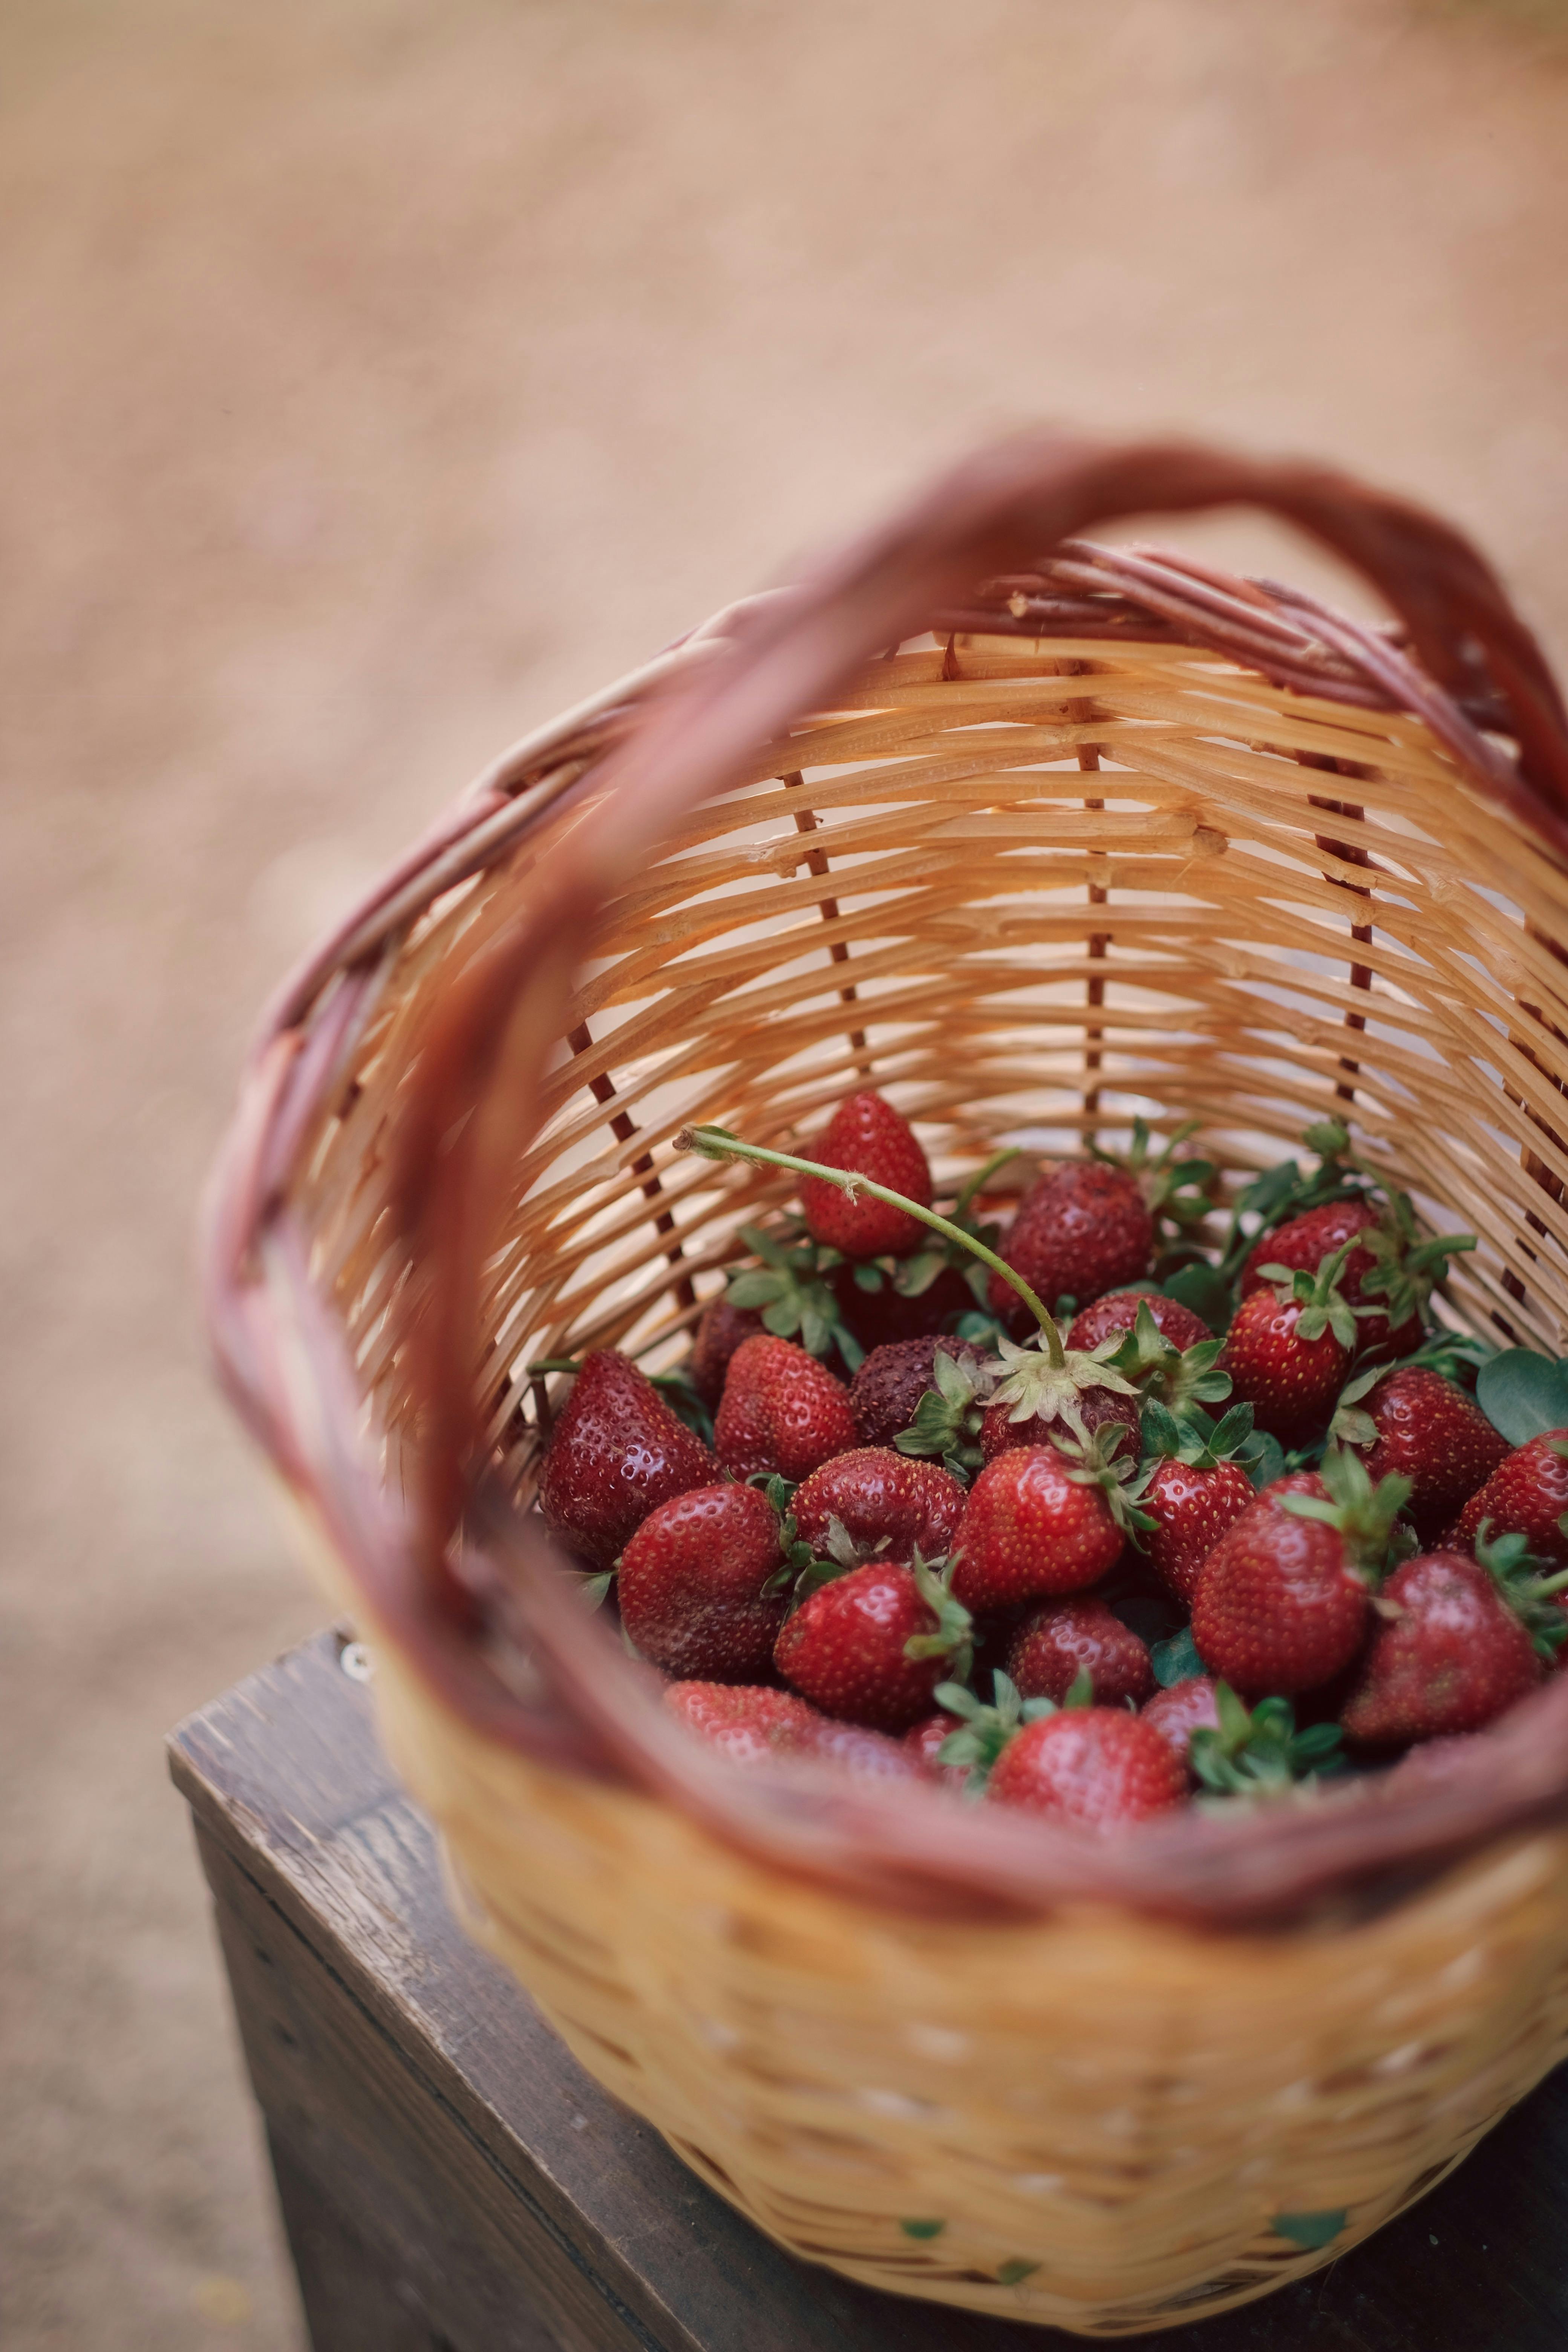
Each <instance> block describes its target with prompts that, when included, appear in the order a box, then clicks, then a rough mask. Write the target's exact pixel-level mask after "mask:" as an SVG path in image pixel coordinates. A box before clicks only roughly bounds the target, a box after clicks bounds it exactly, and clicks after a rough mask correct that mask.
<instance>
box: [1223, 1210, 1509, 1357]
mask: <svg viewBox="0 0 1568 2352" xmlns="http://www.w3.org/2000/svg"><path fill="white" fill-rule="evenodd" d="M1347 1244H1348V1247H1347ZM1475 1245H1476V1237H1475V1235H1474V1234H1445V1235H1443V1236H1442V1237H1441V1238H1440V1239H1437V1240H1432V1241H1422V1240H1421V1239H1420V1238H1419V1237H1418V1234H1417V1232H1416V1226H1415V1212H1414V1210H1413V1209H1412V1207H1411V1204H1410V1200H1409V1196H1408V1194H1406V1193H1404V1192H1394V1193H1393V1194H1391V1195H1390V1197H1389V1199H1388V1200H1387V1202H1385V1203H1384V1206H1383V1207H1382V1208H1381V1209H1380V1208H1378V1207H1376V1206H1374V1204H1373V1202H1371V1201H1369V1200H1368V1199H1367V1198H1366V1197H1365V1195H1364V1194H1363V1195H1362V1196H1361V1197H1359V1198H1357V1199H1354V1200H1349V1201H1333V1202H1328V1203H1327V1204H1326V1205H1324V1206H1322V1207H1321V1208H1315V1209H1309V1210H1307V1211H1306V1212H1305V1213H1303V1214H1302V1215H1300V1216H1297V1217H1292V1218H1290V1219H1289V1222H1288V1223H1285V1224H1282V1225H1277V1226H1276V1227H1275V1229H1274V1231H1273V1232H1272V1233H1268V1234H1263V1235H1262V1237H1261V1239H1260V1240H1258V1242H1257V1243H1256V1244H1254V1246H1253V1248H1252V1250H1251V1252H1250V1253H1249V1255H1248V1256H1247V1264H1246V1265H1245V1266H1244V1267H1243V1268H1242V1275H1241V1288H1242V1295H1243V1297H1246V1296H1247V1295H1248V1294H1249V1293H1250V1292H1252V1291H1254V1290H1257V1289H1259V1288H1261V1287H1262V1286H1263V1285H1264V1283H1265V1282H1266V1281H1267V1280H1268V1276H1266V1275H1265V1273H1264V1271H1263V1269H1264V1267H1265V1266H1266V1265H1283V1266H1286V1267H1288V1268H1289V1270H1290V1271H1291V1272H1293V1273H1296V1272H1300V1273H1304V1274H1315V1273H1316V1272H1317V1271H1318V1269H1319V1267H1320V1266H1321V1265H1322V1264H1323V1262H1324V1260H1325V1259H1326V1258H1329V1257H1331V1256H1334V1255H1337V1254H1338V1252H1339V1251H1340V1250H1341V1249H1346V1256H1345V1259H1344V1274H1343V1276H1342V1283H1341V1287H1342V1290H1343V1292H1344V1296H1345V1297H1346V1299H1347V1301H1348V1302H1349V1304H1350V1305H1351V1306H1352V1307H1363V1306H1364V1307H1368V1308H1369V1309H1370V1310H1372V1311H1370V1312H1369V1313H1368V1314H1366V1315H1365V1316H1364V1317H1363V1318H1360V1320H1361V1324H1362V1330H1361V1339H1360V1348H1361V1352H1362V1353H1363V1356H1375V1357H1376V1358H1377V1359H1378V1360H1380V1361H1382V1362H1384V1363H1387V1362H1392V1361H1393V1360H1394V1359H1396V1358H1397V1357H1400V1356H1408V1355H1412V1354H1414V1353H1415V1349H1417V1348H1418V1347H1419V1346H1420V1345H1421V1333H1422V1319H1423V1318H1424V1316H1425V1314H1426V1302H1427V1300H1428V1299H1429V1298H1430V1297H1431V1295H1432V1290H1433V1287H1434V1286H1435V1285H1436V1283H1438V1282H1440V1281H1441V1280H1442V1278H1443V1276H1444V1275H1445V1273H1446V1272H1447V1259H1448V1258H1449V1257H1451V1256H1452V1255H1454V1254H1455V1252H1456V1251H1458V1250H1470V1249H1474V1247H1475Z"/></svg>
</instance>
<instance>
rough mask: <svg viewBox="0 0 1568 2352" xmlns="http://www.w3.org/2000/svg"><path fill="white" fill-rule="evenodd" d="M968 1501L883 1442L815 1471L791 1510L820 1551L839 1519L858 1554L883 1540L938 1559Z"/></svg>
mask: <svg viewBox="0 0 1568 2352" xmlns="http://www.w3.org/2000/svg"><path fill="white" fill-rule="evenodd" d="M967 1500H968V1496H967V1495H966V1494H965V1492H964V1489H963V1487H962V1486H960V1485H959V1482H958V1480H957V1479H956V1478H955V1477H954V1476H953V1475H952V1472H951V1471H948V1470H943V1469H942V1467H941V1465H939V1464H938V1463H935V1462H911V1461H910V1459H909V1457H908V1455H907V1454H895V1453H894V1452H893V1451H892V1449H891V1448H890V1447H889V1446H886V1445H858V1446H856V1447H854V1448H853V1449H852V1451H851V1452H849V1453H848V1454H835V1456H834V1458H833V1460H832V1461H831V1462H825V1463H824V1464H823V1465H822V1467H821V1469H820V1470H814V1471H813V1472H812V1474H811V1475H810V1477H809V1478H807V1479H805V1481H804V1482H803V1483H802V1484H801V1485H800V1486H797V1487H796V1489H795V1498H794V1500H793V1502H792V1504H791V1506H790V1508H791V1510H792V1512H793V1514H794V1517H795V1528H796V1530H797V1532H798V1534H799V1536H800V1539H801V1541H802V1542H803V1543H807V1544H810V1545H811V1546H812V1547H813V1549H815V1550H816V1551H818V1552H822V1551H826V1549H827V1542H828V1532H829V1528H830V1525H831V1523H832V1521H833V1520H835V1519H837V1521H838V1523H839V1525H840V1526H841V1527H842V1528H844V1529H845V1531H846V1533H847V1535H848V1537H849V1540H850V1542H851V1543H852V1544H853V1545H854V1546H855V1549H857V1551H858V1552H859V1553H860V1555H861V1556H862V1558H864V1557H865V1556H866V1555H867V1554H868V1553H870V1552H873V1551H875V1550H876V1549H877V1547H878V1545H879V1544H881V1545H883V1546H884V1547H885V1548H886V1549H888V1550H889V1557H890V1558H892V1559H908V1558H909V1557H910V1553H911V1552H912V1551H919V1552H921V1553H922V1554H923V1555H924V1557H925V1558H926V1559H941V1558H942V1556H943V1555H944V1554H945V1553H946V1552H947V1551H949V1550H950V1549H952V1539H953V1538H954V1536H955V1535H956V1534H957V1532H958V1523H959V1520H960V1519H961V1518H962V1517H963V1507H964V1504H965V1503H966V1502H967ZM638 1647H639V1648H640V1647H641V1644H640V1643H639V1644H638Z"/></svg>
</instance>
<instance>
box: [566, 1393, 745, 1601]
mask: <svg viewBox="0 0 1568 2352" xmlns="http://www.w3.org/2000/svg"><path fill="white" fill-rule="evenodd" d="M718 1475H719V1465H718V1463H717V1462H716V1461H715V1460H714V1458H713V1456H712V1454H710V1453H709V1451H708V1448H707V1447H706V1446H705V1445H704V1444H701V1443H700V1440H699V1439H697V1438H695V1437H694V1436H693V1435H692V1433H691V1432H690V1430H689V1429H688V1428H687V1426H686V1424H685V1423H684V1422H683V1421H679V1420H678V1419H677V1418H676V1416H675V1414H674V1413H673V1412H671V1411H670V1409H669V1407H668V1405H667V1404H666V1403H665V1402H664V1399H663V1398H662V1397H661V1396H660V1395H659V1393H658V1390H657V1389H656V1388H655V1387H654V1386H653V1384H652V1383H651V1381H647V1380H646V1379H645V1378H644V1377H643V1375H642V1373H641V1372H639V1371H638V1370H637V1366H636V1365H635V1364H634V1363H631V1362H628V1360H627V1359H626V1357H625V1356H621V1355H617V1354H616V1351H615V1349H613V1348H599V1349H595V1351H594V1353H593V1354H592V1355H591V1356H587V1357H585V1358H584V1362H583V1369H582V1370H581V1371H580V1372H579V1373H578V1375H577V1378H576V1381H575V1383H574V1386H573V1390H572V1393H571V1395H570V1397H569V1398H568V1399H567V1401H566V1404H565V1407H564V1409H563V1412H562V1413H561V1415H560V1418H559V1419H558V1420H557V1422H556V1423H555V1427H554V1429H553V1430H552V1433H551V1438H550V1450H549V1452H548V1453H547V1454H546V1455H545V1457H544V1471H543V1475H542V1477H541V1479H540V1482H539V1507H540V1511H541V1513H542V1516H543V1518H544V1524H545V1526H546V1527H547V1528H549V1529H550V1531H551V1533H552V1535H557V1536H560V1537H561V1538H563V1540H564V1541H565V1542H567V1543H569V1544H570V1545H571V1547H572V1549H573V1550H574V1551H575V1552H578V1553H580V1554H581V1555H582V1557H583V1558H584V1559H590V1560H592V1561H593V1562H594V1563H595V1566H596V1567H599V1568H608V1567H609V1565H610V1563H611V1561H612V1560H613V1559H615V1557H616V1553H617V1552H618V1551H620V1550H621V1549H623V1548H624V1546H625V1545H626V1541H627V1539H628V1538H629V1537H630V1536H632V1535H633V1534H634V1533H635V1532H636V1530H637V1528H638V1527H639V1526H640V1525H641V1524H642V1522H643V1520H644V1519H646V1518H647V1515H648V1513H649V1512H650V1511H651V1510H652V1509H653V1508H654V1507H655V1506H656V1505H657V1504H659V1503H667V1502H668V1500H669V1498H670V1496H672V1495H683V1494H685V1493H686V1492H687V1490H688V1488H689V1487H692V1486H711V1485H712V1484H713V1482H714V1480H715V1479H716V1478H717V1477H718Z"/></svg>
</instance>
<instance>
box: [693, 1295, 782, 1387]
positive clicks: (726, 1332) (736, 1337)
mask: <svg viewBox="0 0 1568 2352" xmlns="http://www.w3.org/2000/svg"><path fill="white" fill-rule="evenodd" d="M762 1328H763V1318H762V1317H761V1316H760V1315H753V1314H752V1311H751V1309H750V1308H749V1307H732V1306H731V1303H730V1301H729V1300H728V1299H727V1298H715V1299H713V1300H711V1301H710V1304H709V1305H708V1306H706V1307H704V1308H703V1310H702V1313H701V1315H700V1318H699V1319H698V1324H697V1331H696V1336H695V1338H694V1339H692V1342H691V1353H690V1355H689V1356H688V1358H687V1360H686V1370H687V1373H688V1375H689V1378H690V1381H691V1385H692V1387H693V1388H694V1389H695V1390H696V1391H697V1393H698V1395H699V1396H700V1398H701V1400H702V1402H703V1403H704V1404H705V1405H706V1406H707V1408H708V1410H709V1412H713V1411H714V1410H715V1408H716V1407H717V1405H718V1402H719V1400H720V1398H721V1396H722V1395H723V1393H724V1375H725V1373H726V1372H727V1371H728V1370H729V1369H730V1359H731V1356H732V1355H733V1354H734V1352H735V1350H736V1349H737V1348H738V1347H739V1346H740V1344H741V1342H742V1339H751V1338H752V1335H753V1333H755V1332H758V1331H760V1330H761V1329H762Z"/></svg>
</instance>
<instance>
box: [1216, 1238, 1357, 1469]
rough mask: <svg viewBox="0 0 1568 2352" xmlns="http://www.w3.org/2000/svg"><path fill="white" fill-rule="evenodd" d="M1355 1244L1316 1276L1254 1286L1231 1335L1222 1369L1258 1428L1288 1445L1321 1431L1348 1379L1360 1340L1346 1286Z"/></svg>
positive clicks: (1339, 1252)
mask: <svg viewBox="0 0 1568 2352" xmlns="http://www.w3.org/2000/svg"><path fill="white" fill-rule="evenodd" d="M1349 1246H1350V1245H1349V1244H1348V1243H1346V1244H1342V1247H1341V1248H1340V1249H1339V1250H1337V1251H1336V1252H1335V1253H1334V1255H1332V1256H1331V1257H1326V1258H1325V1259H1324V1260H1323V1262H1322V1264H1321V1266H1320V1267H1319V1268H1318V1270H1317V1272H1316V1273H1315V1274H1296V1275H1293V1276H1289V1277H1288V1278H1286V1279H1284V1280H1282V1281H1281V1282H1280V1283H1279V1285H1278V1286H1276V1287H1274V1288H1271V1289H1270V1288H1264V1289H1259V1290H1254V1291H1252V1292H1250V1293H1249V1294H1248V1296H1247V1297H1245V1298H1244V1299H1243V1300H1242V1302H1241V1305H1240V1307H1238V1308H1237V1313H1236V1319H1235V1320H1234V1322H1233V1323H1232V1324H1231V1327H1230V1329H1229V1330H1228V1332H1227V1333H1226V1341H1225V1348H1224V1350H1223V1352H1222V1354H1221V1356H1220V1359H1219V1365H1220V1370H1222V1371H1226V1372H1228V1373H1229V1375H1230V1379H1231V1383H1232V1386H1233V1388H1234V1390H1235V1392H1236V1395H1237V1398H1238V1399H1239V1400H1241V1401H1243V1402H1246V1403H1247V1404H1249V1405H1251V1407H1252V1410H1253V1412H1254V1413H1255V1415H1256V1416H1257V1420H1258V1427H1259V1428H1260V1429H1267V1430H1269V1431H1270V1432H1272V1433H1273V1435H1274V1436H1276V1437H1278V1438H1279V1441H1280V1443H1281V1444H1301V1443H1303V1442H1305V1440H1307V1439H1308V1438H1310V1437H1314V1436H1316V1435H1317V1433H1318V1432H1319V1431H1320V1430H1321V1429H1322V1428H1323V1427H1324V1426H1325V1424H1326V1423H1327V1422H1328V1419H1329V1416H1330V1414H1331V1412H1333V1409H1334V1401H1335V1399H1336V1398H1337V1397H1338V1395H1339V1392H1340V1390H1341V1388H1342V1386H1343V1384H1344V1377H1345V1373H1346V1372H1347V1370H1349V1368H1350V1361H1351V1357H1352V1354H1353V1353H1354V1351H1355V1348H1356V1344H1357V1341H1356V1318H1355V1315H1354V1313H1353V1311H1352V1308H1351V1307H1350V1306H1349V1304H1348V1302H1347V1301H1346V1300H1345V1298H1344V1297H1343V1296H1342V1292H1341V1289H1340V1286H1339V1282H1340V1276H1341V1273H1342V1267H1343V1265H1344V1258H1345V1252H1346V1251H1347V1250H1348V1248H1349ZM1269 1263H1270V1264H1272V1263H1273V1261H1272V1260H1270V1261H1269Z"/></svg>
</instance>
